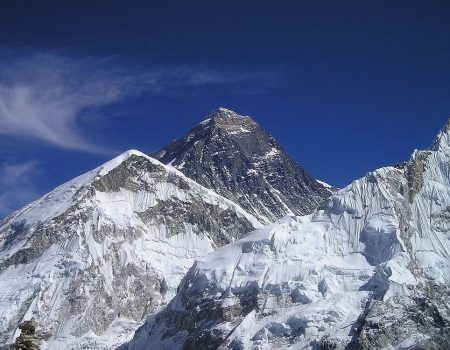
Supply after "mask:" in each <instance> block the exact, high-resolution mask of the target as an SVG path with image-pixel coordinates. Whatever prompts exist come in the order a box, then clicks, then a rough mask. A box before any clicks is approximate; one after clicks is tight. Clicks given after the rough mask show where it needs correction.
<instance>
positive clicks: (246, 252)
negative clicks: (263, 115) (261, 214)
mask: <svg viewBox="0 0 450 350" xmlns="http://www.w3.org/2000/svg"><path fill="white" fill-rule="evenodd" d="M449 322H450V126H449V125H447V126H446V127H445V128H444V129H443V130H442V131H441V133H440V134H439V136H438V137H437V139H436V142H435V143H434V144H433V147H432V148H431V149H430V150H427V151H415V152H414V154H413V155H412V157H411V159H410V161H409V162H408V163H406V164H405V165H404V166H401V167H386V168H381V169H379V170H376V171H374V172H372V173H369V174H367V175H366V176H365V177H363V178H361V179H359V180H356V181H354V182H353V183H351V184H350V185H348V186H347V187H345V188H343V189H341V190H339V191H337V192H336V193H334V194H333V196H332V197H331V198H330V199H329V200H328V201H327V202H326V203H325V204H324V205H323V206H322V208H321V209H319V210H317V211H316V212H314V213H313V214H310V215H307V216H298V217H294V216H292V217H286V218H285V219H283V220H281V221H279V222H277V223H274V224H272V225H269V226H267V227H264V228H261V229H259V230H257V231H255V232H254V233H251V234H249V235H247V236H246V237H244V238H242V239H241V240H239V241H236V242H234V243H231V244H229V245H227V246H224V247H222V248H221V249H218V250H216V251H215V252H213V253H211V254H209V255H207V256H205V257H203V258H199V259H198V260H197V261H196V262H195V264H194V265H193V266H192V267H191V269H190V270H189V272H188V273H187V275H186V276H185V278H184V279H183V280H182V282H181V284H180V287H179V289H178V293H177V295H176V297H175V298H174V299H173V300H172V301H171V302H170V303H169V304H168V306H167V307H166V308H165V309H163V310H161V311H160V312H158V313H156V314H154V315H151V316H150V317H149V318H148V320H147V322H146V323H145V324H144V326H142V327H141V328H140V329H139V331H138V332H137V333H136V335H135V337H134V339H133V341H132V342H130V343H129V344H128V345H126V346H124V347H123V348H124V349H128V350H131V349H139V350H143V349H184V350H188V349H275V348H282V349H449V348H450V323H449Z"/></svg>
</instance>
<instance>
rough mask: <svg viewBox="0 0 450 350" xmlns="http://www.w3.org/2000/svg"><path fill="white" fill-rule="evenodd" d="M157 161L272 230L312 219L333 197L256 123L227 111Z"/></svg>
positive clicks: (176, 143)
mask: <svg viewBox="0 0 450 350" xmlns="http://www.w3.org/2000/svg"><path fill="white" fill-rule="evenodd" d="M151 156H152V157H154V158H156V159H158V160H160V161H161V162H163V163H165V164H170V165H172V166H174V167H175V168H177V169H178V170H180V171H181V172H183V173H184V174H185V175H186V176H188V177H189V178H191V179H193V180H195V181H196V182H198V183H199V184H201V185H203V186H205V187H207V188H210V189H212V190H214V191H215V192H217V193H218V194H220V195H222V196H224V197H226V198H228V199H230V200H232V201H233V202H235V203H238V204H239V205H240V206H241V207H242V208H244V209H245V210H246V211H248V212H249V213H251V214H253V215H254V216H255V217H257V218H258V219H259V220H260V221H261V222H263V223H266V224H267V223H271V222H273V221H275V220H276V219H279V218H282V217H283V216H285V215H292V214H295V215H303V214H309V213H311V212H312V211H314V210H315V209H316V208H317V207H318V206H319V205H320V204H321V203H322V202H323V201H324V199H325V198H328V197H329V196H330V193H331V191H330V190H329V188H327V187H325V186H324V185H323V183H321V182H317V181H316V180H314V179H313V178H312V177H311V176H310V175H309V174H308V173H307V172H306V171H305V170H304V169H303V168H302V167H300V166H299V165H298V164H297V163H296V162H294V161H293V160H292V159H291V158H290V157H289V156H288V155H287V154H286V153H285V152H284V151H283V149H282V148H281V146H280V145H279V144H278V143H277V142H276V141H275V139H274V138H273V137H271V136H270V135H269V134H267V133H266V132H265V131H264V130H263V129H262V128H261V127H260V126H259V125H258V124H257V123H256V122H255V121H254V120H253V119H251V118H250V117H248V116H241V115H239V114H237V113H235V112H233V111H230V110H228V109H225V108H219V109H217V110H215V111H213V112H212V113H211V114H210V115H209V116H208V117H207V119H206V120H204V121H203V122H201V123H200V124H199V125H197V126H195V127H194V128H193V129H191V130H190V131H189V132H188V133H187V134H186V135H185V136H184V137H183V138H181V139H179V140H175V141H173V142H172V143H171V144H169V145H168V146H166V147H164V148H163V149H162V150H160V151H159V152H156V153H154V154H152V155H151Z"/></svg>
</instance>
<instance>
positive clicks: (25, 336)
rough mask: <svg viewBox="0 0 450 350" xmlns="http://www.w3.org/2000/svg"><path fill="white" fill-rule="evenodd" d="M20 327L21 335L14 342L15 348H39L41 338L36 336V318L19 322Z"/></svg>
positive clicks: (15, 349) (22, 349)
mask: <svg viewBox="0 0 450 350" xmlns="http://www.w3.org/2000/svg"><path fill="white" fill-rule="evenodd" d="M19 329H20V330H21V333H20V335H19V336H18V337H17V338H16V342H15V343H14V347H13V349H14V350H38V349H39V344H40V341H39V338H38V337H37V336H36V334H35V332H36V325H35V323H34V319H33V318H32V319H31V320H29V321H25V322H23V323H21V324H19Z"/></svg>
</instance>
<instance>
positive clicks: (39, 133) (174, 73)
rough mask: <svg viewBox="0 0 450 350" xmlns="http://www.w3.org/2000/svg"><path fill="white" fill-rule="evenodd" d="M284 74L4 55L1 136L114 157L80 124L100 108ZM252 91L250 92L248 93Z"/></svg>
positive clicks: (272, 81) (266, 83)
mask: <svg viewBox="0 0 450 350" xmlns="http://www.w3.org/2000/svg"><path fill="white" fill-rule="evenodd" d="M278 80H279V75H278V74H277V73H274V72H268V71H264V70H262V71H250V72H248V71H233V70H226V69H212V68H209V67H204V66H196V67H194V66H188V65H180V66H171V67H158V68H153V69H136V68H133V69H132V68H129V67H126V66H124V65H123V64H120V62H119V61H118V60H117V59H115V58H111V57H84V58H74V57H70V56H67V55H62V54H59V53H55V52H51V53H36V52H33V53H29V52H27V53H25V54H24V53H21V54H17V53H11V52H9V53H8V54H5V53H3V55H0V134H3V135H8V136H13V137H16V138H23V139H33V140H38V141H41V142H45V143H48V144H51V145H54V146H58V147H62V148H67V149H75V150H80V151H86V152H92V153H110V151H109V150H108V149H106V148H103V147H99V146H98V145H96V144H95V143H92V142H91V141H89V140H87V139H86V138H85V137H84V135H83V130H82V129H81V127H80V120H81V118H83V116H85V115H86V114H88V112H89V111H90V110H92V109H95V110H96V113H98V114H99V116H100V117H102V116H104V117H106V115H102V113H101V108H102V107H106V106H110V105H113V104H115V103H119V102H121V101H124V100H127V99H130V98H133V97H136V96H138V95H140V94H143V93H146V94H149V95H153V96H155V95H164V94H167V95H169V94H174V93H180V92H182V91H183V89H186V88H189V89H200V88H202V87H206V86H211V85H224V86H230V88H231V89H233V88H235V87H236V86H237V85H239V86H241V85H246V84H247V85H251V86H258V87H259V88H261V86H263V87H267V88H271V87H273V86H274V85H276V83H277V81H278ZM249 92H250V91H249Z"/></svg>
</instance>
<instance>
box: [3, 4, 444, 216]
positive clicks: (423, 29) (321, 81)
mask: <svg viewBox="0 0 450 350" xmlns="http://www.w3.org/2000/svg"><path fill="white" fill-rule="evenodd" d="M0 33H2V34H1V36H0V217H2V216H4V215H6V214H8V213H10V212H11V211H12V210H15V209H17V208H19V207H20V206H22V205H23V204H25V203H27V202H29V201H31V200H33V199H36V198H37V197H39V196H40V195H41V194H43V193H44V192H46V191H48V190H50V189H52V188H54V187H55V186H57V185H58V184H60V183H62V182H64V181H66V180H69V179H71V178H73V177H75V176H77V175H79V174H81V173H83V172H85V171H88V170H90V169H92V168H94V167H96V166H98V165H99V164H101V163H103V162H104V161H106V160H108V159H110V158H111V157H113V156H114V155H116V154H118V153H121V152H122V151H125V150H127V149H130V148H136V149H139V150H141V151H144V152H151V151H154V150H157V149H159V148H160V147H162V146H164V145H165V144H167V143H168V142H169V141H171V140H172V139H174V138H176V137H179V136H182V135H183V134H184V132H185V131H187V129H189V128H190V127H192V126H193V125H194V124H196V123H198V122H199V121H201V120H202V119H203V118H204V117H205V116H206V115H207V114H208V113H209V112H210V111H211V110H213V109H215V108H217V107H219V106H223V107H227V108H230V109H233V110H235V111H237V112H239V113H241V114H247V115H251V116H252V117H254V119H256V120H257V121H258V122H259V123H260V124H261V125H262V126H263V127H264V128H265V129H266V130H268V131H269V132H270V133H271V134H272V135H273V136H275V138H276V139H277V140H278V141H279V142H280V143H281V144H282V145H283V146H284V148H285V149H286V150H287V151H288V153H289V154H290V155H291V156H292V157H293V158H294V159H296V160H297V161H298V162H299V163H300V164H302V165H303V166H304V167H305V168H306V169H307V170H309V171H310V172H311V173H312V175H313V176H315V177H317V178H319V179H322V180H325V181H327V182H329V183H331V184H333V185H336V186H344V185H346V184H347V183H348V182H350V181H351V180H353V179H355V178H357V177H360V176H362V175H364V174H365V173H366V172H368V171H370V170H373V169H375V168H377V167H380V166H384V165H387V164H393V163H397V162H401V161H404V160H407V159H408V158H409V156H410V154H411V153H412V151H413V149H414V148H425V147H428V146H429V145H430V144H431V141H432V140H433V138H434V136H435V134H436V133H437V131H438V130H439V129H440V128H441V127H442V126H443V124H444V123H445V122H446V121H447V120H448V119H449V117H450V98H449V97H450V2H448V1H411V0H410V1H376V2H374V1H371V2H369V1H337V0H336V1H227V2H224V1H221V2H218V1H217V2H216V1H210V2H204V1H202V2H200V1H189V2H181V1H133V2H131V3H129V2H124V1H82V0H81V1H74V2H70V3H69V2H64V1H39V2H38V1H21V0H5V1H2V3H1V4H0Z"/></svg>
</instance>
